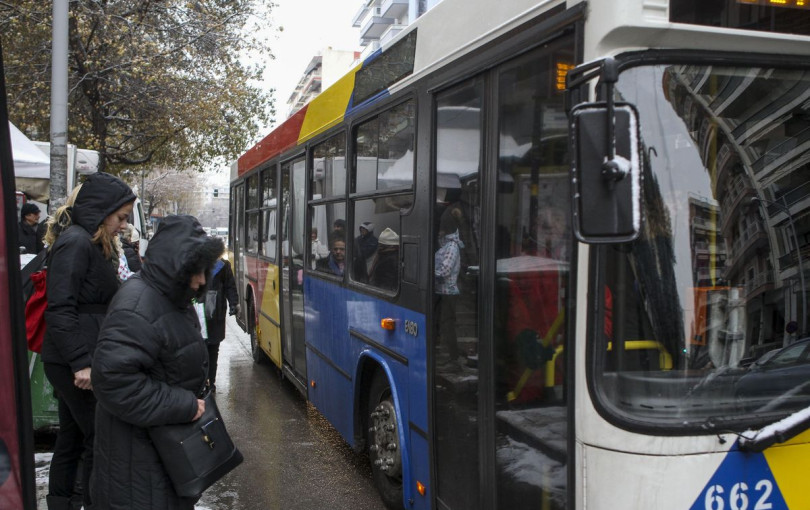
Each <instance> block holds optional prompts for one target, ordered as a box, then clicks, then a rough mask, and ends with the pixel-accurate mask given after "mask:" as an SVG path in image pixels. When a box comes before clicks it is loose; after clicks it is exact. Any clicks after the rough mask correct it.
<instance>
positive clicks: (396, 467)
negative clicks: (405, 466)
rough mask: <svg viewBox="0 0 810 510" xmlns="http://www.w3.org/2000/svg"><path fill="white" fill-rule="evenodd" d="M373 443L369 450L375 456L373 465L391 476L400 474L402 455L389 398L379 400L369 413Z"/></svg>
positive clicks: (394, 416) (395, 476) (392, 407)
mask: <svg viewBox="0 0 810 510" xmlns="http://www.w3.org/2000/svg"><path fill="white" fill-rule="evenodd" d="M371 431H372V437H373V443H372V444H371V445H370V446H369V451H371V453H372V454H373V456H374V457H375V459H374V465H375V466H376V467H377V468H378V469H379V470H380V471H382V472H383V473H385V474H386V475H388V476H389V477H391V478H397V477H399V476H401V474H402V455H401V454H400V449H399V434H398V432H397V418H396V412H395V410H394V405H393V403H392V402H391V401H390V400H384V401H382V402H380V403H379V404H378V405H377V407H376V408H374V412H372V413H371Z"/></svg>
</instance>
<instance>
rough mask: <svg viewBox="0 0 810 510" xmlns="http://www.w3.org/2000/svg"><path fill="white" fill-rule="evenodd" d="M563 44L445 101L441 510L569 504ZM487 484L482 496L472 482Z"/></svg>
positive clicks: (437, 416)
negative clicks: (567, 482)
mask: <svg viewBox="0 0 810 510" xmlns="http://www.w3.org/2000/svg"><path fill="white" fill-rule="evenodd" d="M573 50H574V39H573V37H571V36H564V37H561V38H559V39H556V40H553V41H550V42H548V43H547V44H546V45H544V46H543V47H542V48H539V49H536V50H533V51H531V52H529V53H527V54H525V55H523V56H521V57H517V58H515V59H514V60H511V61H509V62H506V63H504V64H502V65H501V66H499V67H496V68H494V69H492V70H491V71H487V72H485V73H483V74H482V75H480V76H478V77H474V78H472V79H469V80H467V81H465V82H462V83H459V84H457V85H455V86H453V87H450V88H448V89H444V90H442V91H440V92H438V93H437V94H436V96H434V103H433V108H434V118H435V126H436V128H435V129H436V131H435V133H434V143H435V148H436V151H435V158H436V159H435V161H434V164H435V172H434V173H433V174H432V179H433V187H434V189H435V193H436V199H435V204H436V205H435V210H434V221H433V223H432V228H433V233H432V236H431V238H432V239H433V243H434V244H433V250H432V253H433V268H434V271H433V302H434V305H433V310H432V315H431V317H432V319H431V321H432V324H433V327H432V335H433V341H432V349H431V350H432V355H433V362H432V365H431V366H432V367H433V373H432V378H433V385H432V387H433V400H432V407H433V410H432V423H433V427H434V428H433V431H432V432H433V433H432V434H431V437H432V439H433V452H434V459H435V460H434V475H435V479H434V482H433V483H434V485H433V486H434V494H435V497H436V499H437V505H436V506H437V508H441V509H452V510H461V509H465V510H475V509H479V508H481V509H483V508H510V509H524V508H525V509H528V508H548V509H562V508H567V507H569V506H570V504H572V503H573V502H568V501H567V494H568V490H567V486H566V480H567V478H566V473H567V469H568V467H567V466H568V463H569V458H570V456H569V452H568V445H569V442H568V440H567V434H568V431H569V428H570V427H569V424H568V421H567V418H568V407H567V403H568V398H567V397H568V394H567V391H566V388H565V384H564V383H565V380H566V377H565V367H566V365H565V363H564V360H565V357H566V352H567V349H568V346H567V335H566V319H567V317H566V315H567V314H566V310H567V302H568V300H567V295H568V294H569V293H568V292H567V288H568V282H569V278H568V271H569V262H570V257H571V253H572V251H573V242H572V233H571V228H570V221H569V219H568V215H569V211H570V208H571V206H570V199H569V197H570V193H569V192H568V178H567V172H566V168H567V166H566V158H567V155H566V150H567V149H566V143H567V136H566V133H567V121H566V112H565V106H564V100H563V97H564V96H563V93H564V83H560V82H558V81H557V76H558V72H559V70H560V69H565V68H567V67H565V66H568V65H571V64H573V61H574V51H573ZM475 487H477V488H479V489H478V490H474V489H473V490H471V488H475Z"/></svg>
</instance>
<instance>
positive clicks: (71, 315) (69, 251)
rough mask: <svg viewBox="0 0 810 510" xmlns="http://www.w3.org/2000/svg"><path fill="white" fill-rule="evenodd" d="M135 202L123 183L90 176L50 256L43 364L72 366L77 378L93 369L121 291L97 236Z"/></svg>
mask: <svg viewBox="0 0 810 510" xmlns="http://www.w3.org/2000/svg"><path fill="white" fill-rule="evenodd" d="M134 200H135V194H134V193H132V190H131V189H129V186H127V185H126V184H125V183H124V182H123V181H121V180H120V179H118V178H117V177H114V176H112V175H110V174H105V173H97V174H92V175H90V176H89V177H88V178H87V180H86V181H85V182H84V184H83V185H82V188H81V190H80V191H79V195H78V196H77V197H76V203H75V204H74V206H73V208H72V212H71V219H72V225H71V226H69V227H67V228H66V229H65V230H64V231H63V232H62V233H61V234H60V235H59V237H58V238H57V239H56V241H55V242H54V243H53V246H52V247H51V248H50V249H49V251H48V277H47V293H48V308H47V309H46V311H45V324H46V325H47V328H46V330H45V339H44V340H43V344H42V361H44V362H45V363H57V364H60V365H69V366H70V368H71V370H72V371H73V372H74V373H75V372H78V371H79V370H81V369H83V368H87V367H89V366H90V363H91V360H92V356H93V350H94V349H95V346H96V337H97V336H98V330H99V326H100V325H101V321H102V320H103V319H104V314H105V313H106V307H107V304H108V303H109V302H110V300H111V299H112V297H113V295H114V294H115V292H116V291H117V290H118V285H119V282H118V278H117V276H116V268H117V266H118V262H117V259H116V262H115V264H113V263H112V262H111V261H109V260H107V259H105V258H104V252H103V250H102V247H101V246H100V245H98V244H93V242H92V238H93V235H94V234H95V233H96V231H97V230H98V227H99V225H101V224H102V223H103V222H104V219H105V218H106V217H107V216H109V215H110V214H112V213H114V212H115V211H117V210H118V209H120V208H121V207H122V206H123V205H125V204H127V203H129V202H132V201H134Z"/></svg>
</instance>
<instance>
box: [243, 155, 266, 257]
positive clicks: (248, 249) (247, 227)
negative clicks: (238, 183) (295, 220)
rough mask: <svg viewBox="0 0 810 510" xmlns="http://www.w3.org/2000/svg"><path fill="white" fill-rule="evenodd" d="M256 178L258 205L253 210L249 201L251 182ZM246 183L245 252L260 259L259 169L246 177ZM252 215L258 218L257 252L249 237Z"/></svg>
mask: <svg viewBox="0 0 810 510" xmlns="http://www.w3.org/2000/svg"><path fill="white" fill-rule="evenodd" d="M254 178H255V179H256V204H255V207H254V208H251V207H249V204H248V202H249V199H250V181H251V179H254ZM244 181H245V198H244V203H245V240H244V241H245V242H244V250H245V253H246V254H248V255H252V256H255V257H259V252H260V251H261V250H260V248H261V237H262V236H261V227H262V225H261V213H260V211H261V208H260V206H261V198H260V192H261V179H260V173H259V169H256V170H255V171H252V172H250V174H248V175H245V178H244ZM252 214H255V215H256V216H257V220H256V221H257V228H256V235H257V236H258V237H257V239H256V249H255V250H252V249H251V245H250V244H251V243H250V239H249V236H250V217H251V215H252Z"/></svg>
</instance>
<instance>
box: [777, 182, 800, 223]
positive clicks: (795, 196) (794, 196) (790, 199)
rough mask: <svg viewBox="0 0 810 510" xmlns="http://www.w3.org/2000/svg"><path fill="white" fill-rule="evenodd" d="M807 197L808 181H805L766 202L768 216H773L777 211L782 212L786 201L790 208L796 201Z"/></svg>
mask: <svg viewBox="0 0 810 510" xmlns="http://www.w3.org/2000/svg"><path fill="white" fill-rule="evenodd" d="M807 198H810V182H805V183H803V184H801V185H799V186H797V187H796V188H793V189H792V190H790V191H788V192H787V193H785V194H784V195H781V196H779V197H778V198H777V199H776V200H771V201H770V203H769V204H768V216H770V217H771V218H773V217H774V216H776V215H777V214H779V213H784V212H785V202H787V206H788V207H789V208H792V207H793V206H794V205H796V204H797V203H799V202H804V201H805V200H806V199H807ZM783 200H784V202H783ZM798 212H800V211H799V210H797V211H796V213H798Z"/></svg>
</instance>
